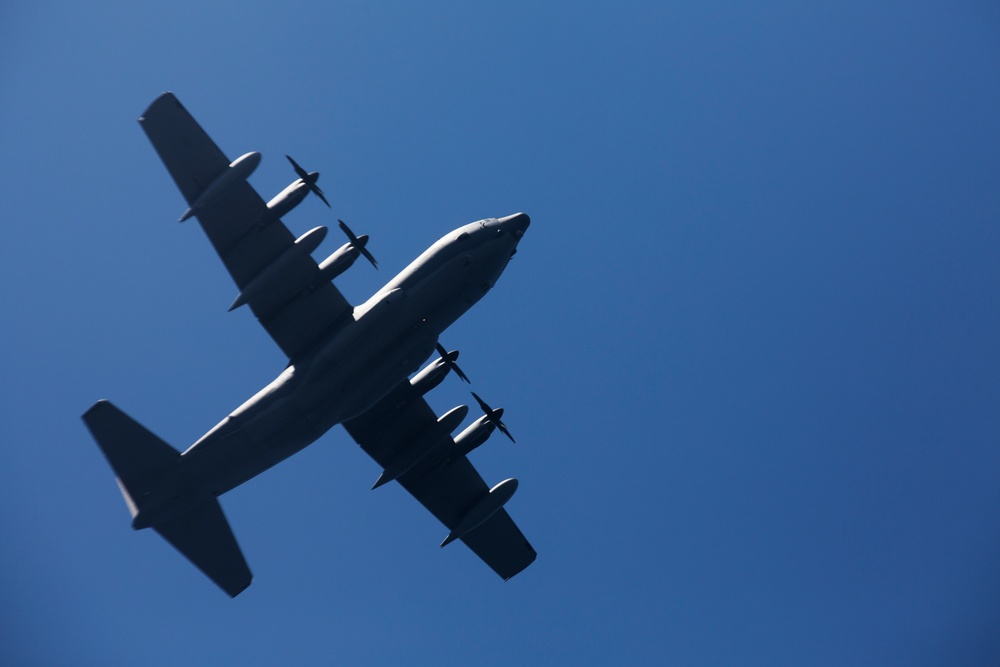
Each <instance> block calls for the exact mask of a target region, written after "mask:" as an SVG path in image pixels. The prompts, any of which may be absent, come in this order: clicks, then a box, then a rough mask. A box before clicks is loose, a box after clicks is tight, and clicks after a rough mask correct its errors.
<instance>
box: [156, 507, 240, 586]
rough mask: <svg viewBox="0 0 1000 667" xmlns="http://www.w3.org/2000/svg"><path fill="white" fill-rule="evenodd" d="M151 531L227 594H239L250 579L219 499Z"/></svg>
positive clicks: (159, 525) (165, 522)
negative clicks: (156, 533)
mask: <svg viewBox="0 0 1000 667" xmlns="http://www.w3.org/2000/svg"><path fill="white" fill-rule="evenodd" d="M153 530H155V531H156V532H158V533H159V534H160V535H162V536H163V538H164V539H165V540H167V542H170V544H172V545H173V546H174V548H175V549H177V550H178V551H180V552H181V553H182V554H184V555H185V556H186V557H187V559H188V560H189V561H191V562H192V563H194V564H195V566H197V567H198V569H199V570H201V571H202V572H204V573H205V574H206V575H208V578H209V579H211V580H212V581H214V582H215V583H216V584H217V585H218V586H219V588H221V589H222V590H224V591H225V592H226V593H228V594H229V597H236V596H237V595H239V594H240V593H241V592H243V591H244V590H245V589H246V587H247V586H249V585H250V582H251V581H252V580H253V575H251V574H250V568H249V567H248V566H247V562H246V559H244V558H243V552H241V551H240V546H239V544H237V543H236V536H235V535H233V531H232V529H231V528H230V527H229V522H228V521H226V515H225V514H223V513H222V506H220V505H219V501H218V500H215V499H214V498H213V499H212V500H209V501H208V502H206V503H205V504H204V505H202V506H201V507H199V508H198V509H195V510H192V511H191V512H188V513H186V514H182V515H180V516H178V517H176V518H173V519H170V520H168V521H164V522H162V523H160V524H157V525H155V526H153Z"/></svg>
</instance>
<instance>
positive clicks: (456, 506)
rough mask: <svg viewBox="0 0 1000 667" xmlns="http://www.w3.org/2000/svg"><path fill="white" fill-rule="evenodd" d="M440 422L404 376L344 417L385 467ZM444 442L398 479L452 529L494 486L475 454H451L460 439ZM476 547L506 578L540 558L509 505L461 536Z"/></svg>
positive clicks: (356, 437)
mask: <svg viewBox="0 0 1000 667" xmlns="http://www.w3.org/2000/svg"><path fill="white" fill-rule="evenodd" d="M435 422H437V416H436V415H435V414H434V411H433V410H431V408H430V406H429V405H427V401H425V400H424V399H423V397H422V396H421V395H420V393H419V392H418V391H417V390H415V389H414V388H413V386H412V385H411V384H410V383H409V381H407V380H404V381H403V382H401V383H400V384H399V385H397V386H396V388H395V389H393V390H392V391H391V392H390V393H389V394H388V395H387V396H386V397H385V398H383V399H382V400H381V401H380V402H379V403H377V404H376V405H375V406H374V407H373V408H371V409H370V410H368V412H366V413H364V414H363V415H361V416H360V417H357V418H355V419H352V420H350V421H347V422H344V428H345V429H346V430H347V432H348V433H350V434H351V437H352V438H354V440H355V441H357V443H358V444H359V445H361V448H362V449H364V450H365V452H367V453H368V455H369V456H371V457H372V458H373V459H375V461H376V462H377V463H378V464H379V465H381V466H382V467H383V468H386V467H388V466H389V465H390V464H391V462H392V460H393V458H394V456H395V455H396V454H398V453H399V452H400V451H401V450H403V449H404V448H405V447H406V446H407V445H409V444H410V443H411V442H413V440H414V439H415V438H417V437H419V435H420V433H422V432H423V431H425V429H427V428H428V427H430V426H432V425H433V424H434V423H435ZM444 438H447V441H446V442H439V443H437V444H436V445H431V447H439V448H440V451H441V452H442V453H443V456H435V457H434V458H433V459H428V460H424V461H422V462H420V463H418V464H416V465H415V466H414V467H413V468H411V469H410V470H409V471H407V472H405V473H404V474H402V475H401V476H400V477H399V478H398V479H397V480H396V481H398V482H399V483H400V484H401V485H402V486H403V488H405V489H406V490H407V491H409V492H410V494H411V495H412V496H413V497H414V498H416V499H417V500H418V501H420V504H422V505H423V506H424V507H426V508H427V509H428V511H430V513H431V514H433V515H434V516H436V517H437V518H438V520H439V521H440V522H441V523H443V524H444V525H445V526H447V528H448V529H449V530H453V529H455V527H456V526H457V525H458V523H459V522H460V521H461V520H462V517H463V516H464V515H465V513H466V512H467V511H468V510H469V509H470V508H471V507H473V506H474V505H475V504H476V503H477V502H478V501H479V500H481V499H482V498H483V497H484V496H486V495H487V494H488V493H489V491H490V489H489V487H488V486H487V485H486V482H484V481H483V478H482V477H481V476H480V475H479V473H478V472H476V469H475V467H473V465H472V463H470V462H469V459H468V458H467V457H466V456H464V455H462V456H451V455H449V452H450V451H451V450H453V449H454V448H455V441H454V440H453V439H452V438H451V436H450V435H445V436H444ZM461 540H462V542H464V543H465V544H466V546H468V547H469V548H470V549H472V551H473V552H474V553H475V554H476V555H477V556H479V558H481V559H482V560H483V562H485V563H486V564H487V565H488V566H490V568H491V569H492V570H493V571H494V572H496V573H497V574H498V575H500V576H501V577H503V579H504V580H507V579H510V578H511V577H513V576H514V575H515V574H517V573H518V572H520V571H521V570H523V569H524V568H526V567H528V566H529V565H531V563H532V562H534V560H535V557H536V553H535V550H534V549H533V548H532V547H531V544H530V543H529V542H528V540H527V539H526V538H525V537H524V534H523V533H521V530H520V529H519V528H518V527H517V525H516V524H515V523H514V520H513V519H511V518H510V515H509V514H507V511H506V510H504V509H500V510H498V511H497V512H496V513H495V514H493V516H491V517H490V518H489V519H488V520H486V522H485V523H483V524H481V525H480V526H479V527H477V528H474V529H473V530H471V531H470V532H468V533H466V534H465V536H464V537H462V538H461Z"/></svg>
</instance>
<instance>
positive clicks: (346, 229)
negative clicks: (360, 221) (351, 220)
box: [337, 218, 358, 245]
mask: <svg viewBox="0 0 1000 667" xmlns="http://www.w3.org/2000/svg"><path fill="white" fill-rule="evenodd" d="M337 222H339V223H340V231H342V232H344V234H346V235H347V240H348V241H350V242H351V245H357V243H358V237H357V236H355V235H354V232H352V231H351V228H350V227H348V226H347V223H346V222H344V221H343V220H341V219H340V218H338V219H337Z"/></svg>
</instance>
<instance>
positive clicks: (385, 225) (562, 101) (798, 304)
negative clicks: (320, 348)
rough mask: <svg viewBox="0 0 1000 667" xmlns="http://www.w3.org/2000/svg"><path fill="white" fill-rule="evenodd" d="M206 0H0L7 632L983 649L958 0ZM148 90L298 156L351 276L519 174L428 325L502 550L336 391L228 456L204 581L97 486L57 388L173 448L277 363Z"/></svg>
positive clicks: (983, 513)
mask: <svg viewBox="0 0 1000 667" xmlns="http://www.w3.org/2000/svg"><path fill="white" fill-rule="evenodd" d="M206 4H207V3H191V2H183V1H182V2H176V3H170V5H169V6H167V5H163V6H160V7H148V6H146V5H145V4H143V3H139V4H136V3H121V2H107V3H101V7H100V8H99V9H95V8H93V7H84V6H83V5H79V4H75V3H44V2H43V3H31V4H29V3H15V5H13V6H5V7H4V8H3V9H0V91H2V93H0V120H2V121H3V122H2V128H0V183H3V192H4V195H5V196H4V203H5V212H4V213H5V219H6V222H5V225H4V229H5V242H4V243H3V244H2V245H0V284H2V285H3V286H4V287H3V289H4V292H3V294H4V304H5V309H4V311H5V313H4V316H3V319H2V322H3V327H2V331H3V337H4V341H5V343H6V345H5V352H6V353H5V354H4V355H2V356H0V363H2V366H0V377H2V378H3V380H2V383H3V384H2V385H0V387H2V391H3V401H2V403H0V443H2V446H3V448H4V459H5V461H4V464H3V465H2V466H0V528H2V530H3V533H4V534H5V535H6V540H5V541H4V543H3V547H2V548H0V611H2V617H3V619H4V620H3V622H2V623H0V662H3V663H4V664H23V665H63V664H81V665H82V664H95V665H96V664H101V665H107V664H145V665H175V664H219V663H221V662H226V663H232V664H236V663H241V664H248V665H258V664H259V665H266V664H275V663H276V662H281V663H283V664H328V663H339V664H399V663H404V662H406V663H411V664H468V663H473V664H483V665H494V664H497V665H498V664H509V663H511V662H513V663H521V664H552V663H563V664H565V663H570V662H572V663H577V664H609V663H612V662H614V663H616V664H623V663H625V664H679V665H732V664H751V665H757V664H760V665H803V664H807V665H843V664H856V665H863V664H869V665H886V664H906V665H919V664H927V665H937V664H963V665H993V664H996V662H997V660H998V658H1000V640H998V639H997V637H998V636H1000V635H998V634H997V633H996V627H997V621H998V619H1000V603H998V600H1000V568H998V567H997V563H998V558H1000V521H998V519H1000V485H998V484H997V483H996V480H997V477H998V473H1000V449H998V443H1000V438H998V435H1000V410H998V407H1000V383H998V377H1000V355H998V354H997V351H996V346H997V341H998V340H1000V311H998V309H997V303H998V297H1000V262H998V258H1000V232H998V213H997V212H998V211H1000V187H998V183H1000V121H998V120H997V119H998V118H1000V88H998V85H997V82H998V81H1000V10H998V9H997V7H996V5H995V4H994V3H990V2H985V1H984V2H971V1H969V2H947V3H946V2H929V1H917V2H882V3H869V2H842V3H835V4H827V5H825V6H818V5H817V6H808V7H806V6H804V3H796V2H768V3H756V4H754V5H753V6H748V5H746V3H737V2H698V3H695V2H684V3H672V4H668V3H649V4H645V3H630V2H625V3H614V4H610V3H609V4H608V5H596V4H583V5H580V4H569V3H565V4H563V3H517V2H512V3H504V4H503V5H502V6H500V5H495V6H486V3H458V2H454V3H423V6H421V7H420V8H417V7H416V5H415V4H412V3H381V4H378V5H375V4H373V3H350V4H341V3H331V4H330V5H329V6H321V5H316V4H315V3H308V4H307V3H290V2H284V3H273V4H270V3H269V4H268V6H261V7H257V6H254V7H253V8H251V7H250V6H249V5H246V4H244V3H213V4H211V6H205V5H206ZM164 90H172V91H174V92H175V93H176V94H177V95H178V97H179V98H180V99H181V101H182V102H183V103H184V104H185V105H186V106H187V107H188V109H189V110H190V111H191V112H192V114H193V115H194V116H195V117H196V118H197V119H198V120H199V121H200V122H201V123H202V125H203V126H204V127H205V128H206V130H207V131H208V132H209V133H210V134H211V135H212V136H213V138H214V139H215V140H216V142H217V143H218V144H219V145H220V147H221V148H222V149H223V150H224V151H226V152H227V154H229V155H231V156H232V157H235V156H238V155H240V154H242V153H245V152H247V151H250V150H258V151H261V152H262V153H263V155H264V160H263V162H262V164H261V166H260V167H259V168H258V170H257V171H256V172H255V173H254V175H253V176H252V177H251V183H252V184H253V185H254V186H255V187H256V188H257V190H258V191H259V192H260V193H261V194H262V196H264V198H265V199H268V198H270V197H271V196H272V195H273V194H275V193H277V192H278V191H279V190H280V189H281V188H283V187H284V186H285V185H287V184H288V182H290V181H291V180H292V179H293V178H294V175H293V174H292V172H291V170H290V169H289V168H288V165H287V164H286V162H285V160H284V158H283V157H282V156H283V155H284V154H285V153H288V154H291V155H293V156H294V157H295V158H296V159H297V160H298V161H299V162H300V163H302V164H303V165H304V166H306V167H307V168H309V169H316V170H319V171H320V172H321V173H322V178H321V180H320V185H321V186H322V187H323V188H324V190H325V191H326V193H327V194H328V196H329V198H330V199H331V203H332V204H333V211H332V212H331V211H329V210H327V209H326V208H325V207H323V206H321V205H320V204H319V203H318V202H316V201H312V200H307V201H306V202H305V203H303V204H302V206H300V207H299V208H298V209H296V210H295V211H294V212H293V213H292V214H291V215H289V216H288V217H287V218H286V223H287V224H288V226H289V227H290V228H291V229H292V230H293V231H297V232H299V233H301V232H302V231H305V230H306V229H309V228H311V227H313V226H316V225H319V224H327V225H330V224H335V219H336V218H337V217H340V218H343V219H345V220H347V221H348V222H349V223H350V224H351V225H352V227H353V228H354V229H355V231H357V232H358V233H362V232H364V233H368V234H370V235H371V236H372V241H371V245H370V248H371V249H372V251H373V253H374V254H375V256H376V257H377V258H378V259H379V262H380V264H379V266H380V270H379V271H378V272H376V271H374V270H372V269H371V268H370V267H369V266H367V265H363V264H358V265H357V266H356V267H355V268H353V269H352V270H351V271H350V272H349V273H348V274H347V275H345V276H343V277H342V278H341V279H339V280H338V285H339V286H340V288H341V289H342V291H343V292H344V293H345V295H346V296H347V297H348V298H349V299H350V300H352V301H354V302H360V301H361V300H363V299H365V298H367V296H368V295H370V294H371V293H372V292H374V291H375V290H376V289H377V288H378V287H379V286H381V285H382V284H383V283H384V282H385V281H387V280H388V279H389V278H391V277H392V275H394V273H395V272H396V271H398V270H400V269H401V268H402V267H403V266H405V265H406V264H407V263H408V262H409V261H410V260H411V259H412V258H413V257H415V256H416V255H417V254H419V253H420V252H421V251H422V250H423V249H424V248H426V247H427V246H428V245H430V244H431V243H432V242H433V241H435V240H436V239H437V238H439V237H440V236H442V235H443V234H444V233H446V232H448V231H450V230H451V229H454V228H456V227H458V226H460V225H462V224H464V223H466V222H469V221H472V220H476V219H479V218H483V217H488V216H498V215H506V214H509V213H513V212H515V211H521V210H523V211H525V212H527V213H529V214H530V215H531V217H532V220H533V223H532V227H531V229H530V230H529V232H528V234H527V235H526V236H525V239H524V241H523V242H522V244H521V248H520V251H519V253H518V255H517V257H516V258H515V259H514V261H513V262H512V263H511V265H510V266H509V268H508V270H507V272H506V273H505V274H504V276H503V278H502V279H501V280H500V282H499V283H498V285H497V288H496V289H495V290H494V291H493V292H492V293H491V294H489V295H488V296H487V297H486V298H485V299H484V300H483V301H482V302H480V304H479V305H477V306H476V307H475V308H474V309H473V310H472V311H470V312H469V313H468V314H467V315H466V317H465V318H464V319H463V320H461V321H460V322H458V323H457V324H456V325H455V326H454V327H453V328H452V329H451V330H449V332H447V334H446V335H445V336H444V338H443V341H444V342H445V343H446V344H447V345H448V346H449V347H457V348H459V349H460V350H461V351H462V362H463V363H462V365H463V368H464V369H465V370H466V372H467V373H468V374H469V375H470V376H471V377H472V379H473V383H474V388H475V389H476V391H477V392H478V393H480V394H481V395H483V397H484V398H486V399H487V400H489V401H491V402H492V403H494V404H495V405H503V406H504V407H505V408H506V409H507V414H506V416H505V417H506V418H505V421H506V422H507V424H508V426H509V427H510V428H511V430H512V431H513V433H514V435H515V437H516V438H517V444H516V445H510V444H509V443H507V442H505V441H503V440H502V439H499V440H498V439H492V440H491V441H490V443H489V444H488V445H487V446H485V447H483V448H481V449H480V450H477V451H476V452H475V453H474V455H473V461H474V463H475V464H476V465H477V467H478V468H479V469H480V471H481V472H482V473H483V475H484V477H485V478H486V480H487V481H488V482H496V481H499V480H501V479H504V478H506V477H510V476H515V477H517V478H519V479H520V482H521V485H520V488H519V491H518V493H517V495H516V496H515V497H514V498H513V500H512V501H511V502H510V504H509V505H508V508H509V510H510V512H511V514H512V515H513V516H514V517H515V519H516V520H517V522H518V523H519V525H520V526H521V527H522V529H523V531H524V532H525V534H526V535H527V536H528V538H529V539H530V540H531V541H532V543H533V545H534V546H535V548H536V549H537V551H538V552H539V557H538V560H537V562H536V563H535V564H533V565H532V566H531V567H530V568H529V569H528V570H526V571H525V572H524V573H522V574H521V575H518V576H517V577H516V578H515V579H513V580H511V581H510V582H508V583H502V582H501V581H500V580H499V579H498V578H497V577H496V576H495V575H493V574H492V573H491V572H490V571H489V570H488V569H486V568H485V567H484V566H483V565H482V564H481V563H480V562H479V561H478V560H477V559H476V558H474V557H473V556H472V555H471V553H469V552H468V551H467V550H464V549H463V548H462V547H460V546H453V547H449V548H447V549H439V548H438V546H437V545H438V543H439V542H440V541H441V539H443V537H444V535H445V533H446V531H445V530H444V528H443V527H442V526H441V525H440V524H439V523H437V521H436V520H435V519H434V518H433V517H431V516H430V515H429V514H427V513H426V512H425V511H424V510H423V508H421V507H420V506H419V505H418V504H417V503H416V502H415V501H413V500H412V499H411V498H410V497H409V496H408V495H406V493H405V492H404V491H403V490H402V489H401V488H399V487H398V486H396V485H390V486H387V487H384V488H382V489H379V490H378V491H376V492H372V491H369V488H370V486H371V484H372V482H373V481H374V479H375V477H377V474H378V472H379V471H378V468H377V466H376V464H375V463H374V462H373V461H371V460H370V459H368V458H367V456H365V455H364V453H363V452H361V451H360V449H359V448H358V447H357V446H356V445H355V444H354V443H353V442H352V441H351V440H350V439H349V438H348V436H347V435H346V434H345V433H344V432H343V431H342V430H341V429H340V428H339V427H337V428H335V429H334V430H333V431H331V432H330V433H329V434H328V435H327V436H325V437H324V438H322V439H321V440H320V441H318V442H317V443H316V444H314V445H313V446H311V447H310V448H308V449H307V450H305V451H304V452H302V453H300V454H298V455H296V456H295V457H293V458H292V459H289V460H288V461H286V462H285V463H283V464H281V465H280V466H278V467H276V468H274V469H272V470H270V471H268V472H267V473H266V474H264V475H262V476H261V477H259V478H257V479H255V480H252V481H251V482H249V483H248V484H246V485H244V486H243V487H241V488H239V489H237V490H235V491H234V492H232V493H230V494H228V495H226V496H225V497H223V499H222V504H223V507H224V509H225V511H226V513H227V516H228V517H229V520H230V522H231V524H232V526H233V529H234V531H235V533H236V535H237V537H238V539H239V541H240V543H241V546H242V548H243V550H244V553H245V554H246V556H247V559H248V561H249V563H250V566H251V569H252V570H253V572H254V575H255V580H254V583H253V585H252V586H251V587H250V588H249V589H248V590H247V591H246V592H245V593H244V594H243V595H241V596H240V597H239V598H237V599H236V600H229V599H228V598H227V597H226V596H225V595H224V594H222V593H221V592H220V591H218V590H217V589H216V588H215V587H214V586H213V585H212V584H211V583H210V582H209V581H208V580H207V579H205V578H204V577H203V576H202V575H201V574H200V573H199V572H197V571H196V570H195V569H194V568H193V567H192V566H190V565H189V564H188V563H187V562H186V561H185V560H184V559H183V558H182V557H181V556H179V555H178V554H177V553H176V552H174V551H173V550H172V549H171V548H170V547H169V546H168V545H167V544H166V543H165V542H163V541H162V540H160V539H159V538H158V536H156V535H155V534H153V533H151V532H150V531H142V532H139V533H135V532H133V531H132V530H131V529H130V528H129V526H128V514H127V511H126V509H125V507H124V505H123V503H122V501H121V498H120V496H119V493H118V490H117V488H116V487H115V484H114V481H113V477H112V475H111V472H110V469H109V468H108V467H107V465H106V463H105V461H104V460H103V458H102V457H101V455H100V452H99V450H98V449H97V447H96V445H94V443H93V442H92V441H91V439H90V437H89V434H88V433H87V432H86V430H85V429H84V427H83V424H82V422H81V421H80V419H79V416H80V414H81V413H82V412H83V411H84V410H86V409H87V407H89V406H90V405H91V404H92V403H93V402H94V401H95V400H97V399H99V398H109V399H111V400H113V401H115V402H116V403H117V404H118V405H119V406H121V407H122V408H123V409H124V410H126V411H127V412H128V413H130V414H131V415H132V416H134V417H135V418H136V419H138V420H139V421H141V422H142V423H143V424H145V425H146V426H147V427H148V428H150V429H151V430H152V431H154V432H155V433H157V434H158V435H160V436H161V437H162V438H163V439H165V440H166V441H168V442H170V443H172V444H173V445H174V446H176V447H178V448H181V449H183V448H185V447H187V446H188V445H189V444H190V443H191V442H193V441H194V440H195V439H197V438H198V437H199V436H200V435H201V434H202V433H204V432H205V431H206V430H208V429H209V428H210V427H211V426H213V425H214V424H215V423H216V422H217V421H218V420H219V419H221V418H222V417H223V416H224V415H225V414H226V413H227V412H229V411H230V410H232V409H233V408H234V407H236V406H237V405H239V404H240V403H241V402H242V401H243V400H244V399H245V398H246V397H248V396H250V395H251V394H252V393H254V392H255V391H256V390H257V389H258V388H260V387H261V386H263V385H264V384H265V383H266V382H268V381H270V380H271V379H272V378H273V377H274V376H275V375H277V373H278V372H279V371H280V370H281V368H282V366H283V363H284V359H283V357H282V355H281V353H280V351H279V350H278V349H277V347H276V346H274V345H273V343H272V342H271V340H270V339H269V338H268V337H267V335H266V334H265V333H264V332H263V330H262V329H260V327H259V326H258V325H257V324H256V323H255V322H254V321H253V319H252V317H251V316H250V314H249V313H248V312H246V311H245V309H243V310H241V311H237V312H234V313H227V312H226V308H227V307H228V305H229V304H230V303H231V301H232V299H233V297H234V296H235V288H234V286H233V285H232V284H231V282H230V281H229V278H228V276H227V274H226V273H225V271H224V269H223V268H222V266H221V263H220V262H219V261H218V260H217V258H216V257H215V255H214V253H213V251H212V249H211V247H210V246H209V244H208V242H207V240H206V239H205V238H204V237H203V236H202V234H201V232H200V230H199V229H198V227H197V226H196V225H195V224H191V223H188V224H184V225H179V224H177V223H176V220H177V218H178V216H179V215H180V213H181V212H182V211H183V209H184V208H185V205H184V202H183V200H182V199H181V196H180V194H179V193H178V192H177V190H176V188H175V187H174V185H173V183H172V182H171V181H170V179H169V176H168V175H167V173H166V171H165V169H164V168H163V167H162V165H161V164H160V162H159V160H158V159H157V157H156V155H155V153H154V152H153V150H152V148H151V147H150V145H149V144H148V142H147V141H146V138H145V136H144V135H143V133H142V131H141V130H140V128H139V126H138V124H137V123H136V122H135V120H136V118H137V117H138V115H139V114H140V113H141V111H142V110H143V109H144V108H145V107H146V105H147V104H148V103H149V102H150V101H151V100H152V99H153V98H154V97H155V96H156V95H157V94H159V93H160V92H162V91H164ZM332 238H333V237H331V239H332ZM335 243H337V244H339V241H335V240H328V241H327V242H326V244H324V246H323V247H321V249H320V250H319V251H317V253H316V254H317V256H318V257H320V258H322V257H323V256H325V255H324V254H323V252H324V250H325V251H327V252H329V251H331V250H332V249H333V248H334V247H335V245H334V244H335ZM465 392H466V389H465V388H464V387H463V386H460V384H459V383H457V382H455V381H454V379H451V380H449V381H448V382H446V383H445V384H444V385H443V386H442V387H441V388H439V389H438V390H436V391H435V392H434V393H433V394H432V395H431V403H432V405H433V406H434V407H435V408H436V409H437V410H438V411H439V413H443V412H444V411H445V410H447V409H449V408H451V407H452V406H454V405H456V404H458V403H462V402H468V401H469V396H468V395H467V393H465Z"/></svg>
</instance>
